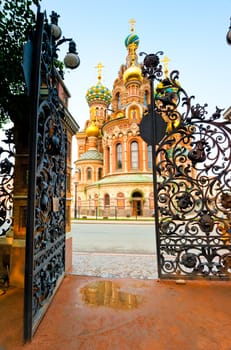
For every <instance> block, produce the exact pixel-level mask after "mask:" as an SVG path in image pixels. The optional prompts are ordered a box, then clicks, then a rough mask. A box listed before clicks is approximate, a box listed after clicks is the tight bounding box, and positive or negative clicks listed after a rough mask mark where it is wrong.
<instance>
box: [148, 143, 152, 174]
mask: <svg viewBox="0 0 231 350" xmlns="http://www.w3.org/2000/svg"><path fill="white" fill-rule="evenodd" d="M148 169H152V146H150V145H149V146H148Z"/></svg>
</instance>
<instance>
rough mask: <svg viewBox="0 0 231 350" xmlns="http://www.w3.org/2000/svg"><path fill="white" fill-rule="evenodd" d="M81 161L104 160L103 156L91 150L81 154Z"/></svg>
mask: <svg viewBox="0 0 231 350" xmlns="http://www.w3.org/2000/svg"><path fill="white" fill-rule="evenodd" d="M79 160H103V155H102V153H100V152H98V151H96V150H89V151H87V152H85V153H83V154H81V156H80V158H79Z"/></svg>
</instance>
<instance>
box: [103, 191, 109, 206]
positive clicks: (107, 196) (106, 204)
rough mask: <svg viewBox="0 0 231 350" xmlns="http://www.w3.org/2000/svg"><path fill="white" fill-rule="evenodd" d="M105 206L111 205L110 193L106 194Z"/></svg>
mask: <svg viewBox="0 0 231 350" xmlns="http://www.w3.org/2000/svg"><path fill="white" fill-rule="evenodd" d="M104 206H105V207H109V206H110V196H109V194H108V193H106V194H105V195H104Z"/></svg>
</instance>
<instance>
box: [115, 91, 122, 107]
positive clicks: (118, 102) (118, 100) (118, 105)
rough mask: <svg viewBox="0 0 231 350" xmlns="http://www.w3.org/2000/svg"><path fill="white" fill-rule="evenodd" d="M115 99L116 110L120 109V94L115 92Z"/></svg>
mask: <svg viewBox="0 0 231 350" xmlns="http://www.w3.org/2000/svg"><path fill="white" fill-rule="evenodd" d="M116 99H117V109H120V107H121V106H120V93H119V92H117V94H116Z"/></svg>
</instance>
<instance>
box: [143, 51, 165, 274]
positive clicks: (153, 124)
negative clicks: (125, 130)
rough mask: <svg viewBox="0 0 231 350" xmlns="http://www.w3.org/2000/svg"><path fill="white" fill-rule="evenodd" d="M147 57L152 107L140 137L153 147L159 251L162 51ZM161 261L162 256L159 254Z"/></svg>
mask: <svg viewBox="0 0 231 350" xmlns="http://www.w3.org/2000/svg"><path fill="white" fill-rule="evenodd" d="M142 55H145V57H144V61H143V66H142V74H143V76H144V77H146V78H147V79H148V80H149V82H150V105H149V113H148V115H147V116H144V117H143V118H142V121H141V123H140V135H141V137H142V138H143V140H144V141H145V142H147V143H148V144H149V145H151V146H152V172H153V196H154V218H155V230H156V246H157V249H159V246H160V245H159V241H160V239H159V219H158V188H157V166H156V160H157V159H156V158H157V154H156V145H157V144H158V142H159V141H160V140H161V138H162V137H163V136H164V133H165V129H166V128H165V123H164V121H163V119H162V118H161V116H160V115H158V113H157V108H156V104H155V98H154V81H155V80H157V81H160V80H161V77H162V74H163V72H162V66H161V65H160V59H159V55H163V52H162V51H158V52H157V53H156V54H146V53H145V52H141V53H140V56H142ZM157 256H158V260H160V258H159V257H160V254H157ZM160 266H161V265H160V261H158V273H159V275H160Z"/></svg>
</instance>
